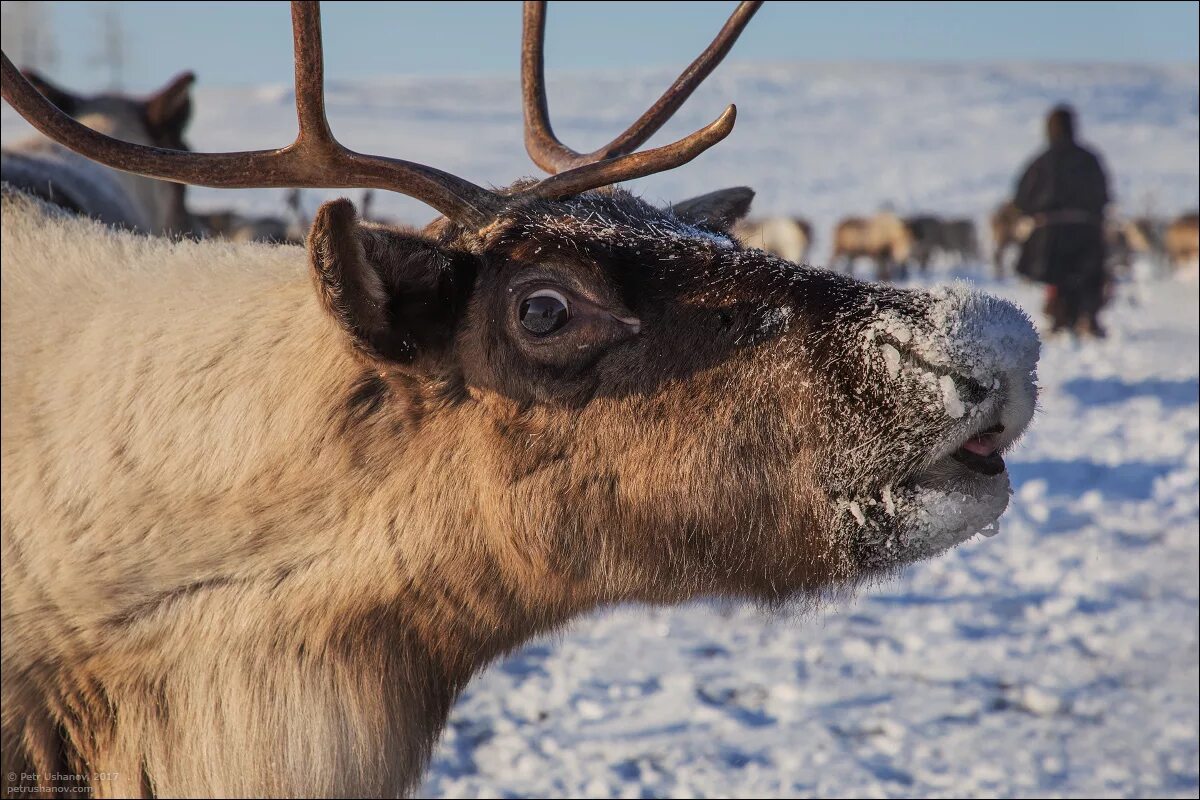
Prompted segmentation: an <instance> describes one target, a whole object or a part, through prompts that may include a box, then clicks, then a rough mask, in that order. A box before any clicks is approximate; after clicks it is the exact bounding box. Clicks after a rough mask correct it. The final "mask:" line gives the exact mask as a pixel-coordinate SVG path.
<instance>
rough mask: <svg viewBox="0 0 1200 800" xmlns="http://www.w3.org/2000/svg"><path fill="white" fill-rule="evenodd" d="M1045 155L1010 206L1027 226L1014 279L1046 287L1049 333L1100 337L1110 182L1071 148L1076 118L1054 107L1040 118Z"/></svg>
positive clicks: (1085, 153) (1087, 153)
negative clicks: (1029, 226)
mask: <svg viewBox="0 0 1200 800" xmlns="http://www.w3.org/2000/svg"><path fill="white" fill-rule="evenodd" d="M1046 135H1047V138H1048V139H1049V145H1050V146H1049V147H1048V148H1047V149H1046V151H1045V152H1044V153H1042V154H1041V155H1039V156H1038V157H1037V158H1036V159H1034V161H1033V163H1032V164H1030V165H1029V167H1028V168H1027V169H1026V170H1025V173H1024V174H1023V175H1022V176H1021V180H1020V182H1019V183H1018V184H1017V194H1016V197H1015V198H1014V200H1013V202H1014V203H1015V205H1016V206H1017V208H1018V209H1020V211H1021V213H1022V214H1024V215H1026V216H1027V217H1029V218H1031V219H1032V220H1033V224H1034V230H1033V233H1032V234H1031V235H1030V237H1029V239H1028V240H1026V242H1025V245H1024V247H1023V248H1022V249H1021V258H1020V260H1019V261H1018V262H1017V272H1018V273H1020V274H1022V275H1024V276H1025V277H1027V278H1029V279H1030V280H1033V281H1038V282H1040V283H1045V284H1046V285H1047V313H1049V315H1050V317H1051V322H1052V324H1053V327H1054V330H1055V331H1061V330H1067V331H1071V332H1073V333H1075V334H1077V335H1092V336H1103V335H1104V329H1103V328H1101V327H1100V323H1099V321H1098V319H1097V315H1098V314H1099V311H1100V308H1101V307H1102V306H1103V305H1104V294H1105V289H1106V285H1107V276H1106V274H1105V268H1104V233H1103V223H1104V207H1105V206H1106V205H1107V204H1108V201H1109V196H1108V177H1107V176H1106V175H1105V172H1104V167H1103V166H1102V165H1101V164H1100V159H1099V158H1098V157H1097V156H1096V154H1095V153H1093V152H1092V151H1091V150H1089V149H1087V148H1086V147H1083V146H1081V145H1080V144H1078V143H1077V142H1076V141H1075V113H1074V111H1072V109H1071V108H1070V107H1069V106H1057V107H1056V108H1054V109H1053V110H1052V111H1051V112H1050V115H1049V116H1048V117H1047V118H1046Z"/></svg>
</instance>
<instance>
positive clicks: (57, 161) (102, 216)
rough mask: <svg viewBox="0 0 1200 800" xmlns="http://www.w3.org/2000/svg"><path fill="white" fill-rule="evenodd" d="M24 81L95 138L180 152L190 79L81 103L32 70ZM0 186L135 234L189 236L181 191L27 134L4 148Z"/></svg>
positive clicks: (184, 75)
mask: <svg viewBox="0 0 1200 800" xmlns="http://www.w3.org/2000/svg"><path fill="white" fill-rule="evenodd" d="M24 75H25V78H26V79H27V80H28V81H29V82H30V83H32V84H33V85H34V86H35V87H37V89H38V91H39V92H41V94H42V95H43V96H45V97H46V98H47V99H48V100H49V101H50V102H52V103H53V104H54V105H55V106H57V107H58V108H59V110H61V111H62V112H64V113H66V114H69V115H71V116H72V117H74V118H75V119H77V120H79V121H80V122H81V123H82V124H84V125H86V126H88V127H89V128H93V129H95V130H97V131H100V132H101V133H104V134H107V135H109V136H114V137H116V138H118V139H122V140H125V141H129V142H136V143H138V144H144V145H153V146H156V147H165V148H170V149H172V150H186V149H187V145H186V143H185V142H184V140H183V133H184V130H185V129H186V128H187V124H188V120H189V119H190V118H191V115H192V101H191V86H192V83H193V82H194V81H195V76H194V75H193V74H192V73H190V72H184V73H182V74H180V75H177V76H175V77H174V78H172V79H171V80H170V81H168V82H167V84H166V85H165V86H164V87H163V88H161V89H159V90H158V91H157V92H155V93H153V94H151V95H150V96H149V97H147V98H145V99H136V98H132V97H127V96H124V95H114V94H101V95H97V96H91V97H85V96H83V95H78V94H74V93H72V92H69V91H67V90H66V89H62V88H60V87H58V86H55V85H54V84H52V83H50V82H49V81H48V80H46V79H45V78H43V77H41V76H40V75H38V74H37V73H34V72H25V73H24ZM0 180H3V182H5V183H7V184H8V185H9V186H10V187H13V188H16V189H21V190H23V191H25V192H28V193H29V194H32V195H35V196H37V197H40V198H42V199H43V200H46V201H47V202H49V203H52V204H54V205H57V206H61V207H62V208H65V209H67V210H69V211H72V212H75V213H78V214H83V215H84V216H88V217H92V218H94V219H98V220H100V221H101V222H104V223H106V224H108V225H116V226H119V227H123V228H126V229H128V230H132V231H138V232H140V233H148V234H153V235H160V234H168V233H186V232H190V230H191V226H190V224H189V219H188V215H187V209H186V207H185V204H184V186H183V184H180V183H171V182H168V181H160V180H153V179H149V178H145V177H142V176H139V175H135V174H132V173H129V172H120V171H117V170H112V169H108V168H107V167H104V166H102V165H100V164H97V163H96V162H94V161H90V160H88V159H86V158H83V157H81V156H79V155H78V154H76V153H74V152H72V151H70V150H69V149H67V148H65V147H63V146H62V145H61V144H58V143H57V142H54V141H49V140H47V139H45V138H43V137H41V136H34V137H32V138H29V139H26V140H24V141H21V142H18V143H16V144H14V145H13V146H12V147H10V148H5V149H4V151H3V155H2V159H0Z"/></svg>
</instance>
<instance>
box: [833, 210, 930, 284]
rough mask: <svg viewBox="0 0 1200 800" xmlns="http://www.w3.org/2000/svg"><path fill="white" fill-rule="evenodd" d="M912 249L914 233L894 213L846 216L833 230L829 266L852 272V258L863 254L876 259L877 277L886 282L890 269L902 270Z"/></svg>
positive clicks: (889, 275) (890, 273) (890, 274)
mask: <svg viewBox="0 0 1200 800" xmlns="http://www.w3.org/2000/svg"><path fill="white" fill-rule="evenodd" d="M912 252H913V233H912V231H911V230H910V229H909V227H908V226H907V225H906V224H905V223H904V221H903V220H901V219H900V218H899V217H897V216H896V215H895V214H892V213H891V212H881V213H879V214H876V215H875V216H873V217H869V218H865V217H848V218H846V219H844V220H842V221H841V222H839V223H838V224H837V226H836V227H835V228H834V230H833V255H832V257H831V263H830V266H832V267H834V268H836V269H840V270H842V271H844V272H845V273H847V274H850V275H852V274H853V273H854V260H855V259H856V258H861V257H866V258H869V259H871V260H872V261H874V262H875V269H876V275H877V276H878V278H879V280H881V281H887V280H891V278H892V271H893V268H896V267H899V268H900V269H901V270H903V268H904V267H905V265H906V264H907V263H908V261H909V258H910V257H911V256H912Z"/></svg>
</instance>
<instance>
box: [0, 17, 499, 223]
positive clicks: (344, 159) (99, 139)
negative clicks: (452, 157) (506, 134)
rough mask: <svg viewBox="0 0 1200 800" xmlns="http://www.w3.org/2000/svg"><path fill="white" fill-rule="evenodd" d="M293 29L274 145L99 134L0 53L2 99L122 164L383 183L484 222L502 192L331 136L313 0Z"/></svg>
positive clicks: (241, 181) (221, 183)
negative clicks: (294, 130) (289, 138)
mask: <svg viewBox="0 0 1200 800" xmlns="http://www.w3.org/2000/svg"><path fill="white" fill-rule="evenodd" d="M292 31H293V38H294V42H295V46H296V114H297V117H298V119H299V124H300V133H299V135H298V136H297V139H296V141H295V142H293V143H292V144H291V145H288V146H287V147H283V148H280V149H277V150H252V151H245V152H236V153H192V152H185V151H180V150H167V149H164V148H161V147H149V146H146V145H138V144H133V143H131V142H124V141H121V140H120V139H114V138H112V137H109V136H105V135H104V134H102V133H99V132H97V131H94V130H92V129H91V128H89V127H87V126H86V125H83V124H81V123H79V122H78V121H76V120H74V119H72V118H71V117H70V116H68V115H67V114H64V113H63V112H62V111H60V110H58V109H57V108H56V107H55V106H54V105H53V104H52V103H51V102H50V101H49V100H47V99H46V98H44V97H42V95H41V93H39V92H38V90H37V89H35V88H33V86H32V85H31V84H30V83H29V81H27V80H26V79H25V76H23V75H22V74H21V73H20V71H19V70H18V69H17V68H16V67H15V66H13V63H12V61H10V60H9V58H8V56H7V55H2V54H0V55H2V63H0V88H2V93H3V96H4V99H5V100H7V101H8V103H9V104H10V105H11V106H12V107H13V108H15V109H16V110H17V112H18V113H20V114H21V116H22V117H24V118H25V119H26V120H27V121H28V122H29V123H30V124H31V125H33V127H34V128H36V129H37V130H39V131H41V132H42V133H43V134H45V135H46V136H48V137H49V138H51V139H53V140H54V141H56V142H58V143H59V144H62V145H63V146H65V147H67V148H70V149H71V150H74V151H75V152H77V153H79V154H81V155H83V156H86V157H87V158H90V159H92V160H93V161H97V162H99V163H101V164H104V165H105V166H108V167H112V168H114V169H119V170H123V171H125V172H134V173H137V174H139V175H145V176H147V177H151V178H159V179H162V180H168V181H174V182H176V183H191V184H195V185H197V186H211V187H215V188H222V189H248V188H273V187H288V188H294V187H309V188H324V189H335V188H336V189H347V188H373V189H387V190H389V191H393V192H399V193H402V194H406V195H408V196H410V197H414V198H416V199H418V200H420V201H422V202H424V203H427V204H428V205H430V206H432V207H433V208H435V209H437V210H438V211H440V212H441V213H442V214H445V215H446V216H447V217H449V218H450V219H452V220H454V221H455V222H458V223H459V224H461V225H463V226H464V227H473V228H480V227H482V226H484V225H486V224H487V223H488V222H489V221H490V220H491V219H493V218H494V217H495V216H496V214H498V213H499V212H500V211H501V210H502V209H503V208H504V206H505V204H506V202H507V201H506V200H505V198H503V197H501V196H500V195H498V194H496V193H494V192H490V191H488V190H487V189H484V188H482V187H480V186H476V185H475V184H473V183H471V182H469V181H466V180H463V179H462V178H459V177H457V176H455V175H451V174H449V173H446V172H442V171H441V170H438V169H434V168H433V167H427V166H424V165H423V164H416V163H413V162H410V161H402V160H400V159H393V158H386V157H384V156H374V155H364V154H362V153H356V152H354V151H352V150H348V149H346V148H345V147H343V146H342V145H340V144H338V142H337V140H336V139H334V138H333V134H332V132H331V131H330V129H329V123H328V122H327V121H326V119H325V102H324V91H323V83H322V78H323V66H322V55H321V17H320V8H319V4H318V3H317V2H314V1H313V0H294V1H293V3H292Z"/></svg>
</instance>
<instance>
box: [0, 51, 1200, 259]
mask: <svg viewBox="0 0 1200 800" xmlns="http://www.w3.org/2000/svg"><path fill="white" fill-rule="evenodd" d="M332 66H333V70H332V72H331V77H332V80H331V83H330V87H329V113H330V117H331V119H332V120H333V126H334V130H335V131H336V132H337V134H338V136H339V137H340V138H341V139H342V140H343V141H344V142H345V143H346V144H347V145H348V146H350V147H353V148H355V149H357V150H363V151H368V152H376V153H381V154H385V155H392V156H397V157H401V158H407V159H411V160H416V161H421V162H424V163H427V164H431V165H433V166H436V167H439V168H441V169H445V170H448V171H450V172H454V173H457V174H461V175H462V176H463V177H466V178H468V179H470V180H473V181H476V182H478V183H490V184H495V185H504V184H507V183H509V182H511V181H512V180H513V179H514V178H516V177H518V176H522V175H530V174H535V173H536V168H535V167H534V166H533V164H532V163H531V162H530V161H529V159H528V157H527V156H526V155H525V151H524V147H523V145H522V139H521V106H520V98H519V87H518V83H517V79H516V76H515V74H514V75H511V76H504V77H462V78H441V79H429V78H415V77H396V78H381V79H378V80H374V81H372V82H370V83H364V84H344V83H339V82H338V81H337V80H336V65H332ZM514 73H515V69H514ZM673 78H674V75H673V74H672V73H671V72H669V71H664V70H654V71H640V72H621V73H601V74H565V75H564V74H555V73H554V72H553V70H551V73H550V75H549V78H548V79H549V81H550V85H549V91H550V109H551V116H552V119H553V122H554V127H555V130H556V131H557V132H558V133H559V135H560V137H561V138H562V139H563V140H564V141H565V142H567V143H568V144H570V145H571V146H573V147H575V148H576V149H579V150H584V149H591V148H593V147H595V146H597V145H598V144H600V143H602V142H603V141H605V140H606V139H608V138H610V137H612V136H615V135H616V134H617V133H618V132H620V131H621V130H623V129H624V128H625V126H626V125H628V124H629V123H630V122H631V121H632V120H633V119H634V118H636V116H637V115H638V114H640V113H641V112H642V111H643V110H645V108H646V107H647V106H648V105H649V104H650V103H651V102H653V101H654V99H655V98H656V97H657V96H658V93H659V92H661V91H662V90H663V89H664V88H666V86H667V85H668V84H669V83H670V81H671V80H672V79H673ZM198 86H199V89H198V95H197V102H196V117H195V121H194V123H193V126H192V132H191V136H190V139H191V142H192V144H193V146H194V147H196V148H197V149H214V150H238V149H247V148H258V147H271V146H277V145H280V144H283V143H285V142H287V141H289V140H290V139H291V137H292V135H293V134H294V130H295V124H296V123H295V115H294V111H293V109H292V89H291V87H290V86H286V87H283V86H274V87H262V88H257V89H222V88H220V87H210V86H205V84H204V76H203V75H201V76H200V82H199V84H198ZM1198 87H1200V75H1198V70H1197V66H1196V65H1194V64H1191V65H1180V66H1129V65H1090V66H1089V65H1079V66H1071V65H1059V64H1054V65H1048V64H1005V65H964V64H955V65H930V66H913V65H891V64H869V65H849V64H845V65H829V64H780V65H777V66H764V65H753V66H748V65H738V64H727V65H724V66H722V67H721V68H720V69H718V70H717V72H716V73H715V74H714V75H713V76H712V77H711V78H710V79H709V81H708V82H707V83H706V84H705V85H704V86H703V87H701V89H700V90H699V91H697V92H696V94H695V95H694V96H693V97H692V98H691V99H690V100H689V101H688V103H687V104H686V105H685V106H684V107H683V109H682V110H681V111H680V113H679V114H678V115H677V116H676V117H675V119H673V120H672V121H671V122H670V124H668V126H667V128H666V129H665V130H664V131H663V132H661V133H660V134H659V135H658V136H657V137H655V139H654V140H652V141H651V145H653V144H656V143H658V144H661V143H664V142H666V141H669V140H672V139H675V138H678V137H679V136H682V135H685V134H687V133H690V132H691V131H693V130H695V129H696V128H698V127H700V126H701V125H703V124H705V123H707V122H710V121H711V120H713V119H714V118H716V116H717V115H718V114H719V113H720V112H721V110H722V109H723V108H724V107H725V105H726V104H727V103H730V102H733V103H736V104H737V106H738V122H737V126H736V128H735V129H734V132H733V134H732V135H731V136H730V137H729V139H728V140H727V141H725V142H722V143H721V144H719V145H717V146H716V147H715V148H713V149H712V150H711V151H709V152H708V153H705V154H704V155H702V156H701V157H700V158H698V159H697V160H696V161H694V162H693V163H692V164H690V165H688V166H686V167H684V168H682V169H679V170H676V171H674V172H670V173H667V174H665V175H659V176H653V177H651V178H648V179H645V180H642V181H639V182H637V184H636V185H637V186H638V187H639V189H640V190H641V191H643V192H644V193H645V194H646V195H647V196H649V197H652V198H655V199H658V200H664V201H665V200H678V199H682V198H683V197H685V196H688V195H690V194H698V193H701V192H704V191H708V190H710V189H713V188H716V187H719V186H730V185H737V184H748V185H750V186H753V187H754V188H755V189H756V190H757V191H758V200H757V202H756V211H757V212H758V213H787V214H799V215H805V216H808V217H810V218H812V219H813V221H814V222H815V223H816V224H817V231H818V247H817V250H816V252H815V253H814V257H815V258H817V259H823V258H824V257H825V254H826V253H827V243H828V230H829V228H830V226H831V225H832V224H833V222H834V221H835V220H836V219H837V218H838V217H840V216H842V215H845V214H853V213H859V214H861V213H869V212H872V211H876V210H878V209H879V208H880V207H882V206H883V205H885V204H888V205H890V206H892V207H894V208H895V209H896V210H897V211H900V212H902V213H904V212H910V211H933V212H939V213H945V214H953V215H956V216H973V217H976V218H979V219H982V218H983V217H984V215H986V213H987V212H988V211H989V210H990V209H991V208H992V207H993V206H995V205H996V204H997V203H998V202H1000V201H1001V200H1002V199H1004V198H1005V197H1006V196H1007V195H1008V193H1009V192H1010V191H1011V187H1012V184H1013V181H1014V178H1015V173H1016V171H1017V170H1018V168H1019V167H1020V166H1021V165H1022V164H1023V163H1024V162H1025V161H1026V160H1027V159H1028V158H1029V157H1030V156H1031V155H1032V154H1033V152H1034V151H1035V150H1036V149H1037V148H1038V147H1039V146H1040V145H1041V142H1042V118H1043V116H1044V115H1045V112H1046V111H1047V109H1048V108H1049V107H1050V106H1051V105H1053V104H1054V103H1057V102H1060V101H1069V102H1071V103H1074V104H1075V105H1076V106H1077V107H1078V109H1079V112H1080V117H1081V128H1082V138H1083V139H1085V140H1086V141H1087V142H1090V143H1092V144H1093V145H1094V146H1095V147H1097V148H1098V149H1099V150H1100V151H1101V153H1102V154H1103V155H1104V157H1105V160H1106V162H1107V163H1108V165H1109V168H1110V169H1111V171H1112V174H1113V183H1114V193H1115V196H1116V197H1117V200H1118V204H1119V206H1120V208H1121V209H1122V210H1124V211H1125V212H1127V213H1141V212H1143V211H1146V210H1148V209H1149V210H1152V211H1156V212H1158V213H1160V214H1175V213H1178V212H1179V211H1181V210H1183V209H1184V208H1185V207H1186V208H1193V207H1195V206H1196V205H1197V202H1198V201H1197V194H1198V189H1197V181H1198V180H1200V155H1197V139H1198V131H1200V99H1198V96H1197V93H1198ZM23 126H24V123H23V122H21V121H20V120H19V119H18V118H16V115H15V114H13V112H12V111H11V109H9V108H8V107H7V106H5V108H4V112H3V134H4V138H5V140H6V141H7V140H8V139H9V137H10V135H12V134H13V133H14V132H15V131H18V130H20V129H21V128H22V127H23ZM332 194H335V193H332V192H331V193H322V192H311V193H309V195H310V196H309V197H308V199H307V202H308V204H309V205H311V206H313V207H315V205H316V204H317V203H318V202H319V199H320V198H321V197H322V196H324V195H332ZM193 196H194V199H195V204H197V205H200V206H205V207H216V206H225V205H234V206H238V207H240V208H242V209H245V210H251V209H253V210H258V211H260V212H262V213H278V212H280V211H282V209H283V207H284V206H283V201H282V196H281V193H280V192H278V191H233V192H231V191H217V190H207V189H198V190H194V195H193ZM378 210H379V211H380V212H381V213H389V214H394V215H396V216H399V217H402V218H404V219H407V220H410V221H413V222H419V221H424V220H426V219H428V218H429V217H430V212H429V211H428V210H427V209H426V208H424V207H423V206H421V205H420V204H418V203H415V202H413V201H410V200H408V199H406V198H402V197H399V196H393V195H381V196H380V197H379V198H378Z"/></svg>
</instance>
